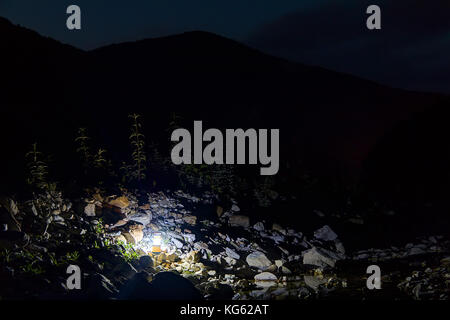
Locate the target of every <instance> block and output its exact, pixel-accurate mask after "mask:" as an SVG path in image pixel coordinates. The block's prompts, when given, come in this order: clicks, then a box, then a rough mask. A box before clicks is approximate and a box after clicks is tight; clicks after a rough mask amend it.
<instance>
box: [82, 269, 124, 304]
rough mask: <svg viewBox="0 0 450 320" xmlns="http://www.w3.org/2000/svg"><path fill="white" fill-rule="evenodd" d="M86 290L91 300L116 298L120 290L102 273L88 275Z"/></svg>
mask: <svg viewBox="0 0 450 320" xmlns="http://www.w3.org/2000/svg"><path fill="white" fill-rule="evenodd" d="M86 290H87V298H88V299H89V300H107V299H111V298H114V297H115V296H116V295H117V293H118V292H119V291H118V290H117V288H116V287H115V286H114V284H113V283H112V282H111V281H110V280H109V279H108V278H107V277H105V276H104V275H102V274H100V273H95V274H93V275H91V276H89V277H88V279H87V285H86ZM74 291H77V290H74Z"/></svg>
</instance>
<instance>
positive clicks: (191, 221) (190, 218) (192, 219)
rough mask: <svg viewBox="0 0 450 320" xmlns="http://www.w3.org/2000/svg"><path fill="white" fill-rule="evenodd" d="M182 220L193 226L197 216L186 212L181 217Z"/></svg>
mask: <svg viewBox="0 0 450 320" xmlns="http://www.w3.org/2000/svg"><path fill="white" fill-rule="evenodd" d="M183 221H184V222H186V223H187V224H190V225H191V226H194V225H195V224H196V223H197V217H196V216H193V215H189V214H188V215H185V216H184V217H183Z"/></svg>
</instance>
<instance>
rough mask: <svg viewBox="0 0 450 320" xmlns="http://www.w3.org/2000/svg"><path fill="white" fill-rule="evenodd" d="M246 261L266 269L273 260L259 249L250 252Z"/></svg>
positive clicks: (253, 265)
mask: <svg viewBox="0 0 450 320" xmlns="http://www.w3.org/2000/svg"><path fill="white" fill-rule="evenodd" d="M245 261H246V262H247V263H248V265H249V266H251V267H255V268H258V269H261V270H266V269H268V268H269V267H270V266H271V265H272V262H270V260H269V259H267V257H266V255H265V254H264V253H262V252H259V251H255V252H252V253H250V254H249V255H248V256H247V258H246V259H245Z"/></svg>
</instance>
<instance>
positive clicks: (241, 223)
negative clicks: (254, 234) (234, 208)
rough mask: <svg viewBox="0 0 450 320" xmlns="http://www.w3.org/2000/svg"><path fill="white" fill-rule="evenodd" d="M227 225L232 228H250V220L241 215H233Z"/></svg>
mask: <svg viewBox="0 0 450 320" xmlns="http://www.w3.org/2000/svg"><path fill="white" fill-rule="evenodd" d="M228 223H229V224H230V225H231V226H233V227H244V228H247V227H248V226H250V218H249V217H247V216H243V215H235V216H231V217H230V218H229V220H228Z"/></svg>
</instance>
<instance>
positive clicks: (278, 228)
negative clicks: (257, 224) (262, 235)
mask: <svg viewBox="0 0 450 320" xmlns="http://www.w3.org/2000/svg"><path fill="white" fill-rule="evenodd" d="M272 230H274V231H277V232H279V233H281V234H282V235H286V230H284V229H283V228H282V227H281V226H280V225H279V224H277V223H274V224H273V225H272Z"/></svg>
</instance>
